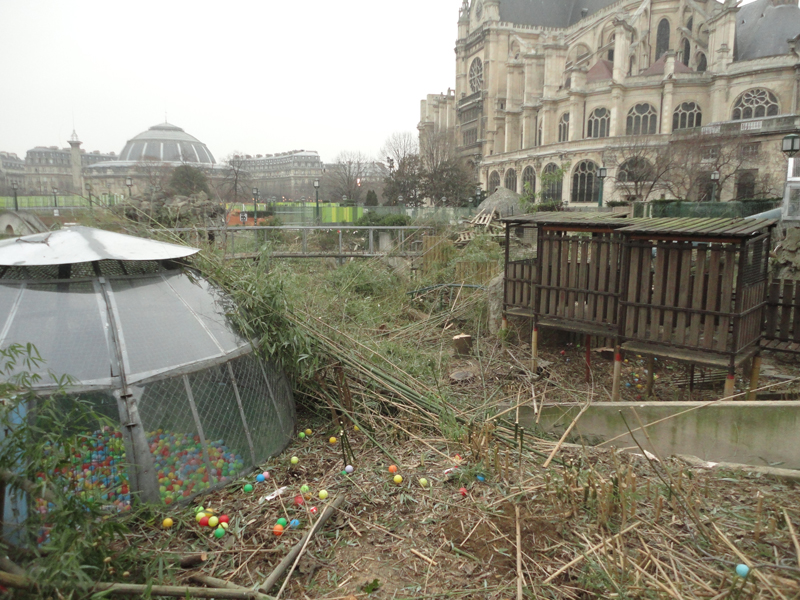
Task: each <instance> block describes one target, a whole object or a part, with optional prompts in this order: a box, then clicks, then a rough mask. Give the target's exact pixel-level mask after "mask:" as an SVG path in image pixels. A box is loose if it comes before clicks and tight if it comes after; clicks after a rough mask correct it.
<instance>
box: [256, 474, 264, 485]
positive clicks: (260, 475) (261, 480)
mask: <svg viewBox="0 0 800 600" xmlns="http://www.w3.org/2000/svg"><path fill="white" fill-rule="evenodd" d="M256 481H257V482H258V483H264V476H263V475H262V474H261V473H259V474H258V475H256Z"/></svg>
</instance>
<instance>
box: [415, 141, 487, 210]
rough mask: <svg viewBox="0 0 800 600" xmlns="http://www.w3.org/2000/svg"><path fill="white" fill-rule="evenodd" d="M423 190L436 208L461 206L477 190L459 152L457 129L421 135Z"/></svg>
mask: <svg viewBox="0 0 800 600" xmlns="http://www.w3.org/2000/svg"><path fill="white" fill-rule="evenodd" d="M420 162H421V167H422V180H421V185H420V187H421V189H422V194H423V196H424V197H427V198H430V200H431V201H432V202H433V204H434V205H435V206H460V205H462V204H463V203H464V202H466V201H467V200H468V199H469V198H470V196H471V195H472V193H473V191H474V189H475V180H474V177H473V174H472V173H471V172H470V170H469V168H468V167H467V165H466V162H465V161H464V160H463V159H462V158H461V157H460V156H459V154H458V151H457V145H456V139H455V130H454V129H452V128H450V129H443V130H438V131H431V132H426V133H424V135H422V136H420Z"/></svg>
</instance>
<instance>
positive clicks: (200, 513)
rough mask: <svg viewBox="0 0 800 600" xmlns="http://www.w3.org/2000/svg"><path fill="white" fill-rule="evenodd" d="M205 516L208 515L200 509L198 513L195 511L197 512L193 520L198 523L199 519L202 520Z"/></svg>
mask: <svg viewBox="0 0 800 600" xmlns="http://www.w3.org/2000/svg"><path fill="white" fill-rule="evenodd" d="M207 516H208V515H207V514H206V513H204V512H202V511H200V512H199V513H197V514H196V515H195V516H194V520H195V521H197V522H198V523H199V522H200V521H202V520H203V517H207Z"/></svg>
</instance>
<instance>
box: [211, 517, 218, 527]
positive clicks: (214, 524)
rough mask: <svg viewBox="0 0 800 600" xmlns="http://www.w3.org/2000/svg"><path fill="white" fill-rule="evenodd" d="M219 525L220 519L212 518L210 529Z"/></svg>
mask: <svg viewBox="0 0 800 600" xmlns="http://www.w3.org/2000/svg"><path fill="white" fill-rule="evenodd" d="M217 525H219V519H218V518H217V517H211V518H210V519H209V520H208V526H209V527H216V526H217Z"/></svg>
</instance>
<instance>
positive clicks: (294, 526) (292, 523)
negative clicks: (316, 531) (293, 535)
mask: <svg viewBox="0 0 800 600" xmlns="http://www.w3.org/2000/svg"><path fill="white" fill-rule="evenodd" d="M289 527H291V528H292V529H297V528H298V527H300V521H298V520H297V519H292V520H291V521H289Z"/></svg>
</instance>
